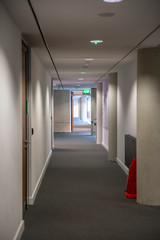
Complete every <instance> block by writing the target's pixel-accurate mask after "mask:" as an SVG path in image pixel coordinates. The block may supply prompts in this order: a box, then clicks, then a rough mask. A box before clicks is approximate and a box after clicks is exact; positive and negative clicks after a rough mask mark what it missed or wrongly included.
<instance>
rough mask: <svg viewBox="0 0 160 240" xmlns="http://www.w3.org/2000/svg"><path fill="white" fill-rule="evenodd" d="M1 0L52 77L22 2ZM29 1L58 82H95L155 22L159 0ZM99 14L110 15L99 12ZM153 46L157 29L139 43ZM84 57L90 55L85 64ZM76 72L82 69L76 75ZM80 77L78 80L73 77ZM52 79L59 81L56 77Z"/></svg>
mask: <svg viewBox="0 0 160 240" xmlns="http://www.w3.org/2000/svg"><path fill="white" fill-rule="evenodd" d="M2 2H3V4H4V6H5V7H6V9H7V10H8V11H9V13H10V14H11V16H12V17H13V19H14V21H15V22H16V25H17V26H18V28H19V29H20V30H21V32H22V34H23V38H24V39H25V40H26V41H27V42H28V44H29V46H30V47H32V48H34V49H35V51H36V52H37V54H38V56H39V57H40V59H41V61H42V62H43V64H44V65H45V67H46V68H47V69H48V71H49V72H50V74H51V77H53V78H54V79H55V80H56V79H58V78H57V75H56V72H55V71H54V69H53V66H52V63H51V60H50V58H49V56H48V54H47V51H46V49H45V47H44V44H43V41H42V39H41V36H40V33H39V30H38V28H37V25H36V23H35V20H34V17H33V15H32V12H31V10H30V7H29V5H28V2H27V0H14V1H13V0H2ZM31 3H32V5H33V8H34V10H35V12H36V15H37V18H38V20H39V23H40V26H41V28H42V30H43V34H44V36H45V38H46V41H47V43H48V46H49V48H50V50H51V54H52V57H53V59H54V62H55V65H56V67H57V70H58V73H59V75H60V78H61V80H62V84H63V85H68V84H69V85H75V84H82V83H83V85H85V84H89V85H92V84H95V83H96V82H97V81H98V79H100V78H101V76H103V75H104V74H105V73H106V72H108V71H109V69H110V68H111V67H112V66H113V65H115V64H116V63H117V62H118V61H119V60H120V59H121V58H123V57H124V56H125V55H126V54H127V53H128V52H129V51H130V50H131V49H133V48H134V47H135V46H136V45H137V44H138V43H139V42H140V41H141V40H143V39H144V38H145V37H146V36H147V35H148V34H149V33H151V32H152V31H153V30H154V29H155V28H156V27H157V26H158V25H159V24H160V1H159V0H124V1H123V2H121V3H104V2H103V0H31ZM103 13H104V15H105V14H106V13H107V14H106V15H113V16H109V17H102V16H99V14H101V15H103ZM108 13H109V14H108ZM110 13H113V14H110ZM94 39H100V40H103V41H104V42H103V44H99V45H93V44H91V43H90V40H94ZM159 44H160V28H159V29H158V30H157V31H156V32H155V33H154V34H152V35H151V36H150V37H148V38H147V39H146V40H145V41H144V42H143V43H142V44H141V45H140V46H139V47H144V46H145V47H151V46H157V45H159ZM135 52H136V50H135ZM85 58H94V60H93V61H91V62H90V63H89V65H88V67H87V68H86V63H87V61H86V60H85ZM128 59H129V58H128ZM114 70H115V69H114V68H113V69H112V71H114ZM81 72H86V73H85V74H83V76H82V74H81ZM82 77H83V78H84V80H83V81H79V80H78V79H79V78H82ZM105 77H106V75H104V78H105ZM55 82H57V83H59V81H58V80H57V81H55Z"/></svg>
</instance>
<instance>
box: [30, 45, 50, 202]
mask: <svg viewBox="0 0 160 240" xmlns="http://www.w3.org/2000/svg"><path fill="white" fill-rule="evenodd" d="M31 127H32V128H34V135H32V137H31V163H30V177H31V179H30V192H29V195H30V196H29V197H30V203H31V204H32V203H33V202H34V198H35V196H36V193H37V190H38V187H39V182H40V181H41V174H43V170H44V169H43V168H45V166H46V164H47V160H48V159H49V155H50V151H51V78H50V76H49V74H48V73H47V72H46V70H45V68H44V67H43V65H42V63H41V62H40V61H39V59H38V58H37V56H36V54H35V53H34V51H33V50H32V51H31Z"/></svg>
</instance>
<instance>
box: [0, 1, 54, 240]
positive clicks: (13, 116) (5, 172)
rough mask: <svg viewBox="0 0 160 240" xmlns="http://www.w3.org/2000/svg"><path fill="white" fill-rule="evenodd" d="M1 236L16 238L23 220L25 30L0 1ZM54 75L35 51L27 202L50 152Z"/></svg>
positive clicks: (35, 189)
mask: <svg viewBox="0 0 160 240" xmlns="http://www.w3.org/2000/svg"><path fill="white" fill-rule="evenodd" d="M0 16H1V21H0V29H1V34H0V116H1V117H0V166H1V167H0V239H3V240H12V239H14V240H18V239H20V236H21V234H22V232H23V229H24V221H23V220H22V218H23V217H22V59H21V56H22V43H21V33H20V31H19V30H18V29H17V28H16V26H15V25H14V23H13V21H12V19H11V18H10V16H9V15H8V14H7V12H6V11H5V10H4V8H3V6H2V5H1V3H0ZM50 93H51V82H50V76H49V75H48V73H47V72H46V71H45V69H44V67H43V65H42V64H41V62H40V61H39V60H38V58H37V56H36V55H35V53H34V51H32V52H31V96H30V101H31V104H30V107H31V108H30V122H31V124H30V127H33V128H34V135H33V136H32V137H31V144H30V147H31V158H30V163H29V166H30V169H29V182H30V183H29V200H30V202H31V203H33V202H34V199H35V197H36V193H37V191H38V188H39V185H40V182H41V180H42V176H43V173H44V170H45V168H46V166H47V162H48V161H47V160H48V159H49V155H50V153H51V113H50V109H51V104H50V103H51V100H50V98H51V94H50Z"/></svg>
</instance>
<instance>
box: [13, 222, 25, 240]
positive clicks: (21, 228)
mask: <svg viewBox="0 0 160 240" xmlns="http://www.w3.org/2000/svg"><path fill="white" fill-rule="evenodd" d="M23 231H24V220H22V221H21V223H20V225H19V227H18V229H17V232H16V234H15V236H14V238H13V240H20V239H21V237H22V233H23Z"/></svg>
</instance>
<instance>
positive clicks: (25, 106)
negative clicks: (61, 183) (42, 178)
mask: <svg viewBox="0 0 160 240" xmlns="http://www.w3.org/2000/svg"><path fill="white" fill-rule="evenodd" d="M27 64H28V63H27V52H26V49H24V48H23V49H22V120H23V122H22V156H23V158H22V203H23V214H24V213H25V211H26V209H27V165H28V164H27V161H28V147H29V141H28V127H27V125H28V123H27V114H28V101H27V92H28V91H27V90H28V79H27V76H28V73H27V71H28V67H27Z"/></svg>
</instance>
